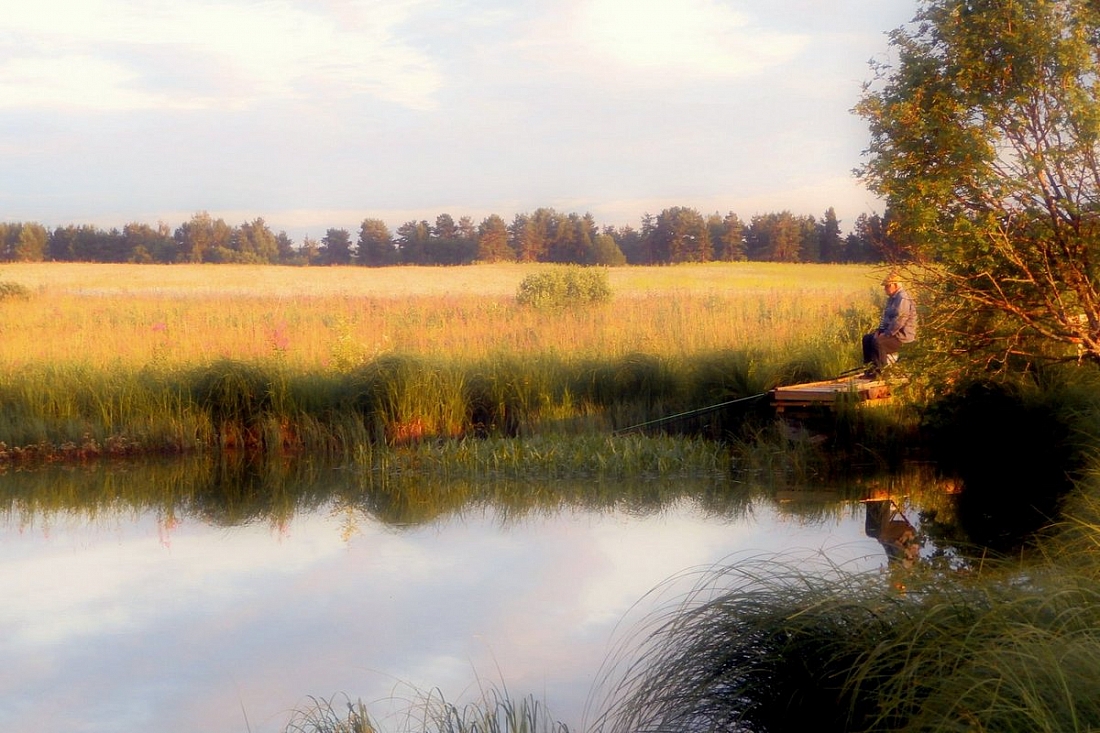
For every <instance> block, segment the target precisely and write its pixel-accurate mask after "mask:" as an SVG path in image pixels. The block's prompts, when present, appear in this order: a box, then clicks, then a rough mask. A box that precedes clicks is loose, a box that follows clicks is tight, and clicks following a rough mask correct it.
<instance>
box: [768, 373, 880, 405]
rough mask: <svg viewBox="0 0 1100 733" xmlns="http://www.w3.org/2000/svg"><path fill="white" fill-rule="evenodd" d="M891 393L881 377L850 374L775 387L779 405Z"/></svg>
mask: <svg viewBox="0 0 1100 733" xmlns="http://www.w3.org/2000/svg"><path fill="white" fill-rule="evenodd" d="M889 397H890V386H889V385H888V384H887V383H886V382H884V381H882V380H879V379H866V378H862V377H849V378H843V379H829V380H824V381H820V382H806V383H805V384H793V385H789V386H786V387H776V388H775V389H774V390H772V399H773V401H774V402H775V405H776V409H780V410H782V409H783V408H784V407H808V406H811V405H821V406H827V405H831V404H834V403H836V402H840V401H844V402H850V401H855V402H868V401H872V400H882V399H887V398H889Z"/></svg>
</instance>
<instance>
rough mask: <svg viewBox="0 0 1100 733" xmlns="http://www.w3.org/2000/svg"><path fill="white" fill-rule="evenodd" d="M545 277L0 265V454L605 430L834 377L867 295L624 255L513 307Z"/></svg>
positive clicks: (865, 320) (827, 276)
mask: <svg viewBox="0 0 1100 733" xmlns="http://www.w3.org/2000/svg"><path fill="white" fill-rule="evenodd" d="M541 267H544V266H541ZM538 271H540V266H537V265H531V266H525V267H524V266H517V265H493V266H477V267H469V268H388V269H385V270H370V269H366V268H314V269H310V268H304V269H303V268H270V267H229V266H226V267H203V266H171V267H168V266H133V265H125V266H124V265H118V266H104V265H69V264H57V265H42V264H38V265H12V266H9V267H7V268H5V270H4V272H3V273H2V276H3V277H4V278H5V279H6V281H9V282H16V283H18V284H19V285H20V286H21V288H22V289H23V290H24V291H26V292H27V293H28V294H29V295H28V297H26V298H8V299H4V300H0V324H5V325H3V326H0V336H2V338H0V407H2V408H3V409H2V411H0V415H2V416H0V442H3V443H4V445H5V447H6V449H7V450H6V452H5V453H4V454H3V455H4V456H5V457H7V458H12V457H14V458H19V457H25V456H32V455H43V454H53V455H61V456H77V457H80V456H91V455H97V454H133V453H139V452H184V451H194V450H212V449H221V448H242V447H248V448H252V449H260V450H264V451H268V452H273V451H280V450H308V451H344V450H348V449H349V448H350V447H354V446H356V445H360V444H362V443H364V442H366V441H372V442H374V443H375V444H380V443H386V444H390V445H394V444H405V443H409V442H415V441H417V440H422V439H437V438H455V437H462V436H471V435H476V436H487V435H505V436H516V435H535V434H555V433H561V432H564V431H570V432H576V431H577V430H588V431H594V432H601V433H606V432H609V431H611V430H614V429H617V428H621V427H624V426H628V425H632V424H637V423H639V422H644V421H646V420H650V419H653V418H656V417H661V416H664V415H668V414H674V413H676V412H679V411H683V410H686V409H691V408H694V407H700V406H705V405H709V404H715V403H719V402H722V401H726V400H729V399H736V398H739V397H743V396H746V395H752V394H756V393H760V392H764V391H766V390H768V389H769V388H771V387H773V386H775V385H777V384H781V383H788V382H791V381H795V380H799V379H804V378H816V377H824V376H829V375H831V374H833V373H837V372H839V371H841V370H843V369H846V368H848V367H850V366H852V365H853V364H854V363H855V362H856V361H858V353H857V345H856V344H857V342H858V336H859V334H860V333H861V332H862V331H863V330H864V329H866V328H867V327H868V325H869V324H870V323H872V322H873V320H874V309H875V307H876V301H875V295H874V288H873V285H872V284H873V282H874V276H873V271H872V270H871V269H870V268H866V267H840V266H828V267H825V266H798V267H792V266H776V265H765V264H759V263H756V264H748V263H746V264H725V265H707V266H696V267H667V268H620V269H615V270H610V271H608V272H607V275H608V279H609V281H610V283H611V285H612V289H613V297H612V300H611V302H610V303H608V304H596V305H587V306H583V307H565V308H532V307H525V306H523V305H520V304H519V303H517V301H516V297H515V291H516V289H517V287H518V285H519V283H520V282H522V280H523V278H524V277H525V276H526V275H528V274H530V273H532V272H538ZM715 427H716V428H717V429H722V427H723V426H721V425H717V426H715Z"/></svg>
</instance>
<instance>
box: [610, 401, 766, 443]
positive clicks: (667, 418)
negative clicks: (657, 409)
mask: <svg viewBox="0 0 1100 733" xmlns="http://www.w3.org/2000/svg"><path fill="white" fill-rule="evenodd" d="M768 394H769V392H761V393H760V394H754V395H749V396H748V397H739V398H737V399H736V400H729V401H728V402H722V403H721V404H717V405H709V406H707V407H700V408H698V409H696V410H688V411H687V412H679V413H677V414H675V415H667V416H665V417H659V418H657V419H656V420H647V421H645V422H640V423H638V424H637V425H631V426H630V427H626V428H620V429H619V430H616V431H614V432H613V433H612V435H622V434H623V433H629V432H632V431H634V430H640V429H642V428H648V427H653V426H654V425H663V424H664V423H666V422H672V421H674V420H682V419H685V418H689V417H695V416H696V415H706V414H707V413H709V412H717V411H718V410H722V409H724V408H726V407H729V406H730V405H736V404H737V403H739V402H748V401H749V400H758V399H760V398H761V397H767V396H768Z"/></svg>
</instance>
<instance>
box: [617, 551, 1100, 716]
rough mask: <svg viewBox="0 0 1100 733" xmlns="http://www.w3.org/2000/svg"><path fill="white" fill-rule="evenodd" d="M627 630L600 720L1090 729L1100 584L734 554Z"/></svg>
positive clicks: (1063, 577) (1098, 663)
mask: <svg viewBox="0 0 1100 733" xmlns="http://www.w3.org/2000/svg"><path fill="white" fill-rule="evenodd" d="M838 570H839V569H838ZM639 634H640V638H634V639H631V640H629V646H628V647H627V649H628V650H629V652H630V654H629V655H628V656H625V657H624V658H621V659H618V660H615V661H616V662H617V663H618V665H619V666H618V668H615V667H612V669H611V671H610V672H609V675H608V680H613V681H614V682H613V684H612V685H611V688H610V690H611V691H610V694H609V698H608V701H605V703H604V706H605V707H604V711H605V713H604V715H603V717H602V718H601V719H600V723H599V725H598V726H597V727H596V729H597V730H602V731H609V732H610V731H638V730H654V731H655V730H660V731H669V732H672V731H698V730H746V731H748V730H752V731H772V730H792V729H795V728H797V727H801V725H802V724H804V722H805V721H807V720H813V721H814V727H815V729H816V730H822V731H971V730H998V731H1086V730H1094V729H1096V727H1097V726H1100V698H1098V697H1097V696H1096V694H1095V689H1096V680H1097V674H1098V670H1100V593H1098V589H1097V588H1096V586H1095V583H1090V582H1083V581H1082V580H1081V579H1080V578H1079V577H1076V576H1074V575H1073V574H1066V573H1064V572H1058V573H1052V574H1046V573H1042V572H1036V571H1034V570H1032V571H1029V572H1028V573H1027V574H1020V573H1011V574H1007V575H997V576H995V577H986V576H982V577H981V578H979V579H976V580H972V581H970V582H965V583H961V582H957V581H955V580H951V581H950V582H942V581H935V582H931V581H930V582H926V583H924V584H922V585H919V586H918V585H913V586H910V588H909V591H908V592H907V593H906V592H901V593H899V592H898V591H897V590H896V588H895V587H893V586H891V585H890V584H888V583H884V582H883V579H882V578H880V577H878V576H852V575H848V574H845V573H843V572H837V573H835V574H832V575H830V574H824V575H819V574H812V573H806V572H804V571H800V570H796V569H794V568H793V567H791V566H789V565H785V564H784V563H783V562H782V561H769V562H764V563H760V564H755V565H754V564H752V563H743V564H740V565H738V566H737V567H731V568H725V569H722V570H720V571H716V572H715V574H714V575H713V576H711V577H708V578H707V579H706V581H705V582H704V583H702V584H701V585H700V586H699V587H698V588H697V590H696V591H695V592H694V593H693V594H692V595H691V596H690V597H689V598H688V599H687V601H685V602H684V603H683V604H682V605H680V606H677V607H676V608H675V609H674V610H673V611H672V612H670V613H669V614H668V615H667V616H659V617H656V618H654V619H653V620H652V621H651V623H650V624H649V625H648V626H645V627H642V628H641V629H640V630H639Z"/></svg>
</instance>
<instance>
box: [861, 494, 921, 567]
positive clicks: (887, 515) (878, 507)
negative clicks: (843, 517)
mask: <svg viewBox="0 0 1100 733" xmlns="http://www.w3.org/2000/svg"><path fill="white" fill-rule="evenodd" d="M863 505H864V507H865V508H866V510H867V518H866V523H865V525H864V528H865V531H866V532H867V536H868V537H874V538H875V539H876V540H878V541H879V544H881V545H882V548H883V549H884V550H886V557H887V558H888V559H889V560H890V562H895V563H899V564H901V565H903V566H904V567H907V568H909V567H912V566H913V564H914V563H915V562H916V561H917V558H918V557H919V556H920V546H921V541H920V538H919V537H918V536H917V530H916V528H915V527H913V525H912V523H911V522H910V521H909V519H908V518H907V517H906V516H905V514H904V513H903V512H902V511H901V509H899V508H898V505H897V504H895V503H894V501H893V499H868V500H867V501H865V502H863Z"/></svg>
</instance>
